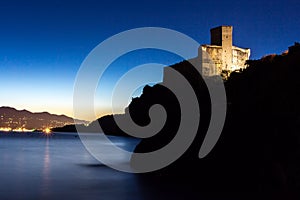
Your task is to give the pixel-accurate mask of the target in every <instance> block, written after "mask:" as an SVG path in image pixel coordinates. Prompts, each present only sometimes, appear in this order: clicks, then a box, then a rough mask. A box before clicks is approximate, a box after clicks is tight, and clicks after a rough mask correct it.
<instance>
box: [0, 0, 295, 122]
mask: <svg viewBox="0 0 300 200" xmlns="http://www.w3.org/2000/svg"><path fill="white" fill-rule="evenodd" d="M299 10H300V3H299V1H298V0H287V1H277V0H273V1H270V0H259V1H249V0H247V1H244V0H239V1H232V0H227V1H222V0H218V1H216V0H215V1H214V0H209V1H200V0H194V1H192V0H185V1H176V0H173V1H162V0H152V1H145V0H135V1H128V0H127V1H114V0H110V1H106V0H100V1H96V0H85V1H59V0H52V1H47V0H45V1H30V0H28V1H14V0H11V1H8V0H7V1H6V2H4V1H1V3H0V25H1V26H0V27H1V28H0V72H1V73H0V80H1V85H0V91H1V97H0V106H12V107H15V108H17V109H27V110H30V111H34V112H39V111H48V112H50V113H56V114H67V115H69V116H72V102H73V99H72V97H73V96H72V94H73V84H74V81H75V78H76V73H77V71H78V69H79V67H80V65H81V62H82V61H83V60H84V58H85V57H86V56H87V54H88V53H89V52H90V51H91V50H92V49H93V48H94V47H96V46H97V45H98V44H99V43H100V42H102V41H103V40H105V39H107V38H108V37H110V36H112V35H114V34H117V33H119V32H122V31H125V30H128V29H132V28H138V27H147V26H155V27H165V28H170V29H174V30H176V31H180V32H182V33H184V34H187V35H188V36H190V37H192V38H193V39H195V40H197V41H198V42H199V43H200V44H208V43H209V42H210V36H209V30H210V28H212V27H215V26H219V25H233V26H234V44H235V45H237V46H240V47H248V48H251V51H252V55H251V59H258V58H260V57H261V56H263V55H266V54H271V53H278V54H280V53H282V52H283V51H285V50H286V49H287V47H288V46H291V45H293V43H294V42H296V41H299V40H300V12H299ZM160 53H162V54H160ZM180 60H181V58H179V57H178V56H175V55H172V54H168V53H166V52H158V51H151V50H149V51H147V50H146V51H144V52H133V53H132V54H130V55H128V57H127V58H126V57H125V58H123V57H122V58H120V59H119V60H117V61H116V62H115V63H114V64H113V66H112V68H111V70H109V71H108V72H107V73H106V74H107V76H106V77H105V80H104V82H103V83H104V85H107V87H106V90H107V91H110V90H111V88H112V86H111V85H113V83H114V82H115V81H116V80H117V79H118V78H119V77H120V76H121V75H122V73H123V72H126V70H129V69H130V68H131V67H134V66H136V65H138V64H143V63H148V62H158V63H163V64H165V65H169V64H173V63H175V62H178V61H180ZM153 76H158V77H160V78H161V74H153ZM101 92H103V91H101ZM101 92H100V93H101ZM104 93H105V92H103V94H101V95H96V96H97V98H98V99H99V101H98V105H97V106H98V107H97V111H98V114H99V115H103V114H106V113H109V109H108V107H107V102H106V100H105V99H106V97H105V94H104Z"/></svg>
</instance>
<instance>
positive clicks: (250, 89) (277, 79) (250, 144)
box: [90, 43, 300, 199]
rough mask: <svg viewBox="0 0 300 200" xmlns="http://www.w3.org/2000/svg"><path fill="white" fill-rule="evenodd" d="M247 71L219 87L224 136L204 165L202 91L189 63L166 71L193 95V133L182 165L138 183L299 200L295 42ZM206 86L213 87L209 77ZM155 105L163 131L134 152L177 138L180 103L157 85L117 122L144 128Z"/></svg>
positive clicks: (112, 130)
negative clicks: (161, 111)
mask: <svg viewBox="0 0 300 200" xmlns="http://www.w3.org/2000/svg"><path fill="white" fill-rule="evenodd" d="M246 65H248V67H247V68H246V69H244V70H243V71H240V72H233V73H231V75H230V77H229V78H228V80H226V81H225V82H224V84H225V90H226V95H227V100H228V102H227V116H226V121H225V125H224V129H223V131H222V134H221V137H220V139H219V141H218V143H217V144H216V146H215V147H214V149H213V150H212V151H211V152H210V153H209V154H208V155H207V156H206V157H205V158H203V159H199V158H198V153H199V149H200V147H201V144H202V142H203V139H204V137H205V134H206V131H207V128H208V125H209V122H210V114H211V113H210V112H211V110H210V98H209V93H208V90H207V87H206V85H205V83H204V81H203V79H202V77H201V76H200V75H199V74H198V72H197V71H196V70H195V69H194V68H193V66H191V64H190V63H189V62H187V61H183V62H181V63H178V64H175V65H173V66H170V67H172V68H173V69H175V70H177V71H178V72H179V73H181V74H182V75H183V76H185V78H186V79H187V80H188V81H189V83H190V84H191V85H192V87H193V89H194V91H195V92H196V96H197V98H198V101H199V105H200V108H201V109H200V110H201V111H200V112H201V113H200V115H201V121H200V123H199V130H198V134H197V136H196V138H195V140H194V141H193V143H192V145H191V147H190V148H189V149H188V150H187V151H186V152H185V153H184V154H183V156H182V157H180V159H178V160H177V161H175V162H174V163H172V164H171V165H169V166H168V167H166V168H163V169H161V170H159V171H156V172H152V173H147V174H144V175H141V176H140V179H141V181H145V180H147V181H149V178H147V179H143V178H142V177H143V176H147V177H149V176H150V177H151V179H153V181H155V182H157V181H159V182H163V181H167V182H166V184H169V183H171V182H172V183H174V182H180V183H183V182H191V181H192V180H194V179H196V182H197V183H198V184H197V186H195V187H197V188H200V187H201V188H202V189H204V190H207V191H211V192H247V193H252V194H257V195H259V197H264V198H266V199H297V198H299V197H300V196H299V191H300V135H299V134H300V126H299V125H300V104H299V102H300V78H299V75H300V44H299V43H295V45H294V46H291V47H289V51H287V52H285V53H283V54H282V55H269V56H264V57H262V58H261V59H259V60H249V61H247V63H246ZM208 81H214V77H211V78H209V79H208ZM154 104H161V105H162V106H163V107H164V108H165V110H166V112H167V120H166V123H165V126H164V127H163V129H162V130H161V131H160V132H159V133H158V134H156V135H155V136H153V137H150V138H145V139H142V140H141V142H140V143H139V144H138V145H137V147H136V149H135V150H134V151H135V152H139V153H141V152H150V151H154V150H157V149H160V148H162V147H164V146H165V145H166V144H168V143H169V142H170V141H171V140H172V139H173V138H174V136H175V135H176V132H177V129H178V126H179V123H180V116H181V113H180V107H179V102H178V100H177V99H176V97H175V96H174V94H173V93H172V92H171V91H170V90H169V89H167V88H165V87H164V86H162V85H160V84H157V85H154V86H153V87H150V86H146V87H145V88H144V89H143V93H142V95H141V96H140V97H137V98H134V99H133V100H132V102H131V103H130V105H129V106H128V107H127V108H126V109H125V114H124V115H118V116H116V117H118V118H120V119H122V117H124V116H126V115H127V116H128V115H130V116H131V117H132V119H133V121H134V122H135V123H136V124H138V125H140V126H145V125H147V124H148V123H150V118H149V115H148V112H149V108H150V107H151V106H152V105H154ZM97 121H98V122H99V123H100V125H101V126H102V129H103V131H104V132H105V133H106V134H111V135H119V136H126V133H124V132H123V131H122V130H120V128H118V126H117V125H116V123H115V122H114V119H113V116H112V115H110V116H105V117H102V118H100V119H98V120H97ZM97 121H95V122H93V123H91V125H90V127H93V126H94V124H95V123H96V122H97ZM191 187H193V186H191ZM255 197H258V196H255Z"/></svg>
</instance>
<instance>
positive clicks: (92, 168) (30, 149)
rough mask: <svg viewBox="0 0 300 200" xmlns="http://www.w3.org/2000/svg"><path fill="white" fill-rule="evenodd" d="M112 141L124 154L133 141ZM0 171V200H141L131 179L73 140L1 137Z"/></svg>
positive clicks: (65, 138)
mask: <svg viewBox="0 0 300 200" xmlns="http://www.w3.org/2000/svg"><path fill="white" fill-rule="evenodd" d="M112 140H113V141H115V142H116V144H117V145H118V146H121V147H122V146H123V147H125V148H127V149H133V148H134V146H135V145H136V143H137V142H138V141H137V140H130V139H127V138H112ZM107 156H110V155H107ZM0 169H1V170H0V178H1V181H0V199H61V198H68V199H69V198H72V199H99V198H100V199H120V198H118V197H124V198H122V199H140V198H139V189H138V184H137V182H136V179H135V175H134V174H127V173H122V172H118V171H115V170H112V169H110V168H108V167H106V166H104V165H101V163H99V162H98V161H97V160H95V159H94V158H93V157H92V156H91V155H90V154H89V153H88V152H87V151H86V150H85V148H84V146H83V145H82V143H81V142H80V140H79V138H78V137H75V136H74V135H67V134H66V135H64V134H61V135H59V134H57V135H54V136H53V137H51V138H47V137H37V136H33V137H28V136H20V135H16V136H8V137H7V136H3V133H0ZM133 194H134V196H133ZM125 197H126V198H125Z"/></svg>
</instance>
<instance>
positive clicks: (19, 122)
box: [0, 107, 87, 130]
mask: <svg viewBox="0 0 300 200" xmlns="http://www.w3.org/2000/svg"><path fill="white" fill-rule="evenodd" d="M76 121H77V123H87V122H86V121H84V120H76ZM67 124H74V119H72V118H70V117H67V116H65V115H54V114H50V113H48V112H41V113H32V112H29V111H27V110H16V109H15V108H11V107H0V127H9V128H12V129H16V128H26V129H39V130H42V129H44V128H47V127H62V126H65V125H67Z"/></svg>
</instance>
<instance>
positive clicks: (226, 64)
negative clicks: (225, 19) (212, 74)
mask: <svg viewBox="0 0 300 200" xmlns="http://www.w3.org/2000/svg"><path fill="white" fill-rule="evenodd" d="M210 37H211V45H217V46H221V47H222V61H223V67H222V68H223V69H225V70H230V66H231V63H232V26H219V27H216V28H213V29H211V30H210Z"/></svg>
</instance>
